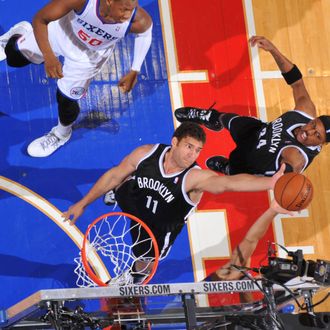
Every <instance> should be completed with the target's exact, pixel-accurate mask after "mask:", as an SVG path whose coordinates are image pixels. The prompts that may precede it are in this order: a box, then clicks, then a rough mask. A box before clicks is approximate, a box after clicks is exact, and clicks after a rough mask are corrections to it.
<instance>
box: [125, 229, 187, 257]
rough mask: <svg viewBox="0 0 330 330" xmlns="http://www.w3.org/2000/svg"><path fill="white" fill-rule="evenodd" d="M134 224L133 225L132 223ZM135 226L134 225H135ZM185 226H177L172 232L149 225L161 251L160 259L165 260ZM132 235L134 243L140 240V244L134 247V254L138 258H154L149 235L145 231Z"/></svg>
mask: <svg viewBox="0 0 330 330" xmlns="http://www.w3.org/2000/svg"><path fill="white" fill-rule="evenodd" d="M131 224H133V223H131ZM133 225H134V224H133ZM183 226H184V224H180V225H177V226H176V227H175V228H173V229H172V230H166V229H165V228H164V229H160V228H157V227H154V226H152V225H150V224H148V227H149V228H150V230H151V231H152V233H153V234H154V236H155V238H156V241H157V245H158V249H159V259H160V260H161V259H164V258H166V256H167V255H168V254H169V252H170V250H171V247H172V245H173V243H174V241H175V239H176V237H177V236H178V235H179V233H180V232H181V230H182V228H183ZM131 235H132V238H133V241H136V240H139V241H140V243H139V244H137V245H135V246H134V247H133V252H134V254H135V255H136V256H141V255H143V256H144V257H154V255H155V254H154V250H153V249H150V241H149V240H148V239H149V234H147V233H146V232H145V231H142V232H140V231H138V230H134V228H133V230H132V228H131Z"/></svg>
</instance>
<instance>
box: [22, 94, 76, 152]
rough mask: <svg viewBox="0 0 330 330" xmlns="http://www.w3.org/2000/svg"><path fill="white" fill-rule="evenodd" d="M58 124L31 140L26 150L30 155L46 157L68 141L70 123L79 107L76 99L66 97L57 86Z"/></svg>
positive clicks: (74, 118)
mask: <svg viewBox="0 0 330 330" xmlns="http://www.w3.org/2000/svg"><path fill="white" fill-rule="evenodd" d="M56 100H57V106H58V115H59V119H58V124H57V125H56V126H54V127H53V128H52V129H51V130H50V132H48V133H47V134H46V135H44V136H42V137H40V138H38V139H36V140H34V141H33V142H31V143H30V144H29V146H28V148H27V152H28V154H29V155H30V156H32V157H47V156H49V155H51V154H52V153H53V152H54V151H56V150H57V149H58V148H59V147H61V146H63V145H64V144H65V143H66V142H68V141H69V139H70V137H71V134H72V125H73V123H74V122H75V120H76V119H77V117H78V115H79V112H80V107H79V104H78V101H77V100H74V99H70V98H68V97H67V96H66V95H65V94H63V93H62V92H61V91H60V89H59V88H57V92H56Z"/></svg>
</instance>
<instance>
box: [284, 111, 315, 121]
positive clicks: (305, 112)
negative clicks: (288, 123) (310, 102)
mask: <svg viewBox="0 0 330 330" xmlns="http://www.w3.org/2000/svg"><path fill="white" fill-rule="evenodd" d="M286 114H288V115H290V114H295V115H298V116H301V117H305V118H306V117H307V118H308V119H310V120H312V119H314V118H315V115H312V114H311V113H309V112H308V111H306V110H305V109H303V108H299V109H298V108H295V109H292V110H289V111H287V112H285V113H284V115H286Z"/></svg>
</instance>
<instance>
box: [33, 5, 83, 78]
mask: <svg viewBox="0 0 330 330" xmlns="http://www.w3.org/2000/svg"><path fill="white" fill-rule="evenodd" d="M85 2H86V0H53V1H50V2H49V3H48V4H47V5H46V6H44V7H43V8H41V9H40V10H39V11H38V12H37V13H36V14H35V16H34V18H33V22H32V25H33V32H34V35H35V38H36V41H37V43H38V46H39V48H40V50H41V52H42V54H43V57H44V60H45V70H46V74H47V76H48V77H50V78H62V77H63V72H62V65H61V63H60V61H59V60H58V59H57V57H56V56H55V54H54V52H53V50H52V48H51V46H50V43H49V40H48V30H47V25H48V24H49V23H50V22H52V21H55V20H57V19H59V18H61V17H63V16H64V15H66V14H67V13H68V12H70V11H71V10H73V9H75V10H77V11H79V10H80V9H81V8H83V6H84V5H85Z"/></svg>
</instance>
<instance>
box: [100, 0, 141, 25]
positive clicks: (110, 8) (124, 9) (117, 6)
mask: <svg viewBox="0 0 330 330" xmlns="http://www.w3.org/2000/svg"><path fill="white" fill-rule="evenodd" d="M105 2H106V5H107V12H106V14H107V16H108V17H109V18H110V19H111V20H112V21H113V22H114V23H123V22H125V21H128V20H129V19H130V18H131V16H132V13H133V10H134V9H135V8H136V7H137V6H138V0H105Z"/></svg>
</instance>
